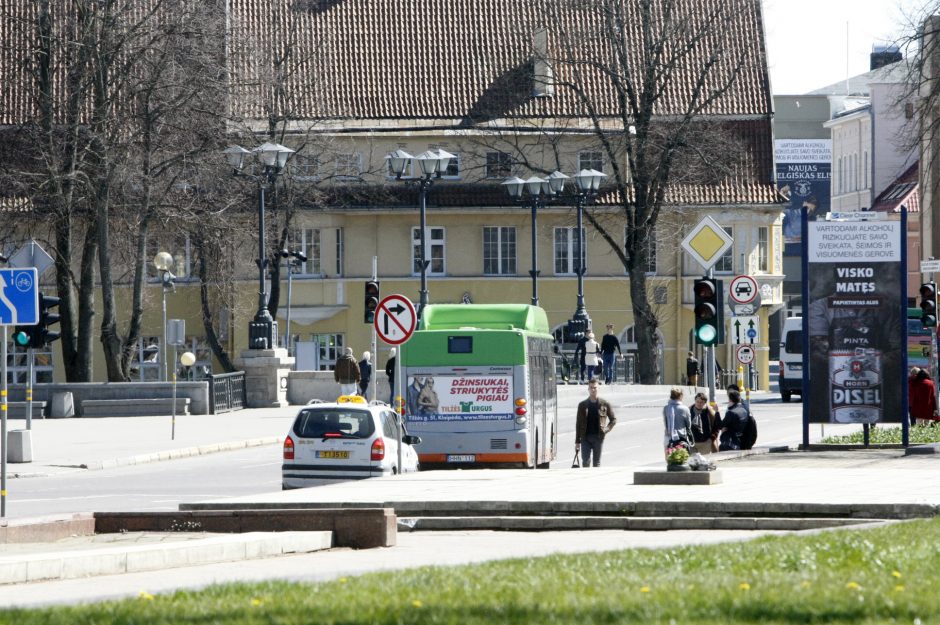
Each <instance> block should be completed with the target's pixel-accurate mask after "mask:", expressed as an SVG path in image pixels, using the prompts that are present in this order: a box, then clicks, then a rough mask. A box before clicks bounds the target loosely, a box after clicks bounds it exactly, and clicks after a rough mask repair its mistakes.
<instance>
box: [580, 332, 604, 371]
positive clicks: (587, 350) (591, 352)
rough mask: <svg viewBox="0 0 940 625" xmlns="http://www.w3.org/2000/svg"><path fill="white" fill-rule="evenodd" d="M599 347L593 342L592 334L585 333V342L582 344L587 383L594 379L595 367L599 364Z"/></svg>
mask: <svg viewBox="0 0 940 625" xmlns="http://www.w3.org/2000/svg"><path fill="white" fill-rule="evenodd" d="M600 357H601V346H600V345H598V343H597V341H595V340H594V333H593V332H588V333H587V341H585V342H584V367H585V369H587V375H588V378H587V379H588V382H590V381H591V380H593V379H594V374H596V373H597V365H598V363H599V362H600Z"/></svg>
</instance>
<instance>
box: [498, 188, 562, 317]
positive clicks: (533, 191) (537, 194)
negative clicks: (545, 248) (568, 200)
mask: <svg viewBox="0 0 940 625" xmlns="http://www.w3.org/2000/svg"><path fill="white" fill-rule="evenodd" d="M567 178H568V176H566V175H564V174H563V173H561V172H560V171H555V172H552V173H551V174H549V175H548V177H547V178H545V179H542V178H539V177H538V176H531V177H529V179H528V180H523V179H522V178H518V177H516V176H513V177H512V178H507V179H506V181H505V182H503V186H505V187H506V192H507V193H508V194H509V197H511V198H513V199H514V200H516V201H517V202H520V203H524V202H526V201H528V202H529V205H530V207H531V209H532V268H531V269H530V270H529V275H530V276H532V305H533V306H538V305H539V285H538V277H539V273H540V272H539V256H538V245H537V242H538V237H537V233H538V210H539V208H540V207H542V206H544V205H545V199H547V198H550V197H551V196H554V195H557V194H558V193H560V192H561V191H563V190H564V186H565V180H567ZM523 191H527V192H528V194H529V196H528V198H525V199H524V198H523Z"/></svg>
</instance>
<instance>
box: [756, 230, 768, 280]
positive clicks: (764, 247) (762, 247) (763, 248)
mask: <svg viewBox="0 0 940 625" xmlns="http://www.w3.org/2000/svg"><path fill="white" fill-rule="evenodd" d="M769 237H770V228H768V227H767V226H761V227H759V228H758V229H757V270H758V271H763V272H764V273H768V272H769V271H770V253H769V252H770V241H769Z"/></svg>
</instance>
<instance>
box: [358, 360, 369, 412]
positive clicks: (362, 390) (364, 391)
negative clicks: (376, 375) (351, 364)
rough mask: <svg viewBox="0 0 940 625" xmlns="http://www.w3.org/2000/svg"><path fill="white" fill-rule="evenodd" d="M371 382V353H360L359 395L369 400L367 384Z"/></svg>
mask: <svg viewBox="0 0 940 625" xmlns="http://www.w3.org/2000/svg"><path fill="white" fill-rule="evenodd" d="M371 381H372V353H371V352H362V360H360V361H359V394H360V395H362V396H363V397H365V398H366V400H368V399H369V382H371Z"/></svg>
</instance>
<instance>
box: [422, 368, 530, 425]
mask: <svg viewBox="0 0 940 625" xmlns="http://www.w3.org/2000/svg"><path fill="white" fill-rule="evenodd" d="M511 391H512V375H511V374H506V375H472V374H462V375H437V376H431V375H427V376H412V377H411V379H410V380H409V384H408V388H407V389H406V393H405V402H406V407H405V409H406V411H407V415H408V421H409V422H411V423H415V422H434V421H490V420H496V421H502V420H512V419H514V418H515V416H516V415H515V413H514V409H515V406H514V405H513V398H512V394H511Z"/></svg>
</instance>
